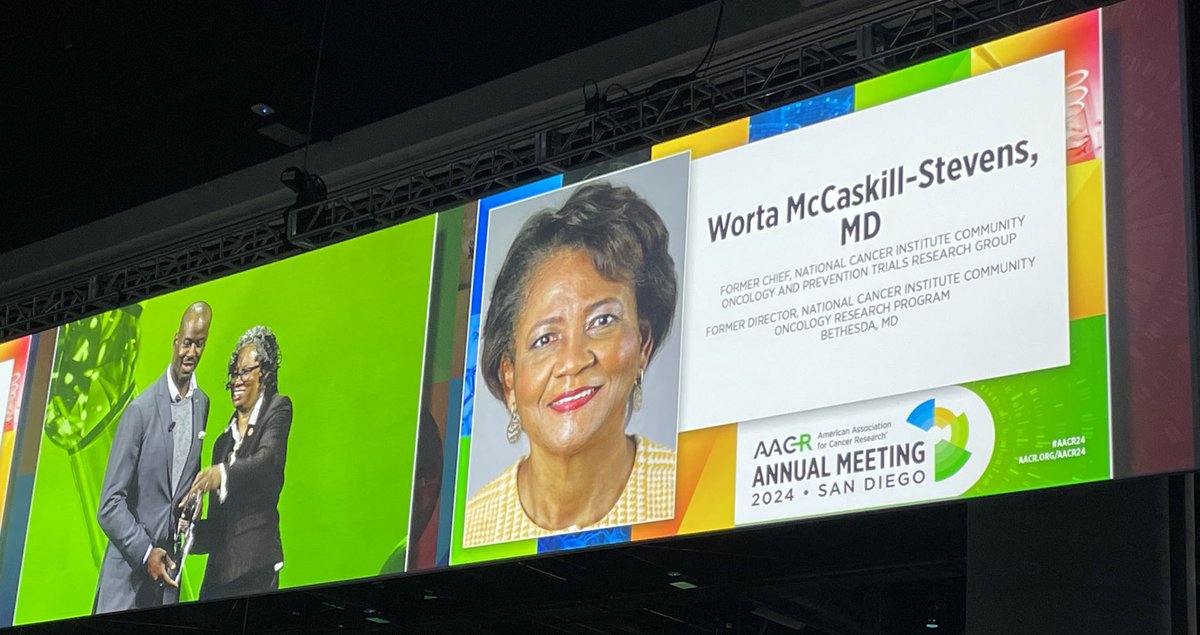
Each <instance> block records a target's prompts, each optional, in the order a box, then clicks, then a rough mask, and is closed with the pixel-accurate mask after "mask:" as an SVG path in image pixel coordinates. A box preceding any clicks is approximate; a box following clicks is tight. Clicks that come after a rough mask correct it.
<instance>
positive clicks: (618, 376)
mask: <svg viewBox="0 0 1200 635" xmlns="http://www.w3.org/2000/svg"><path fill="white" fill-rule="evenodd" d="M652 346H653V344H652V338H651V334H650V333H649V327H648V326H647V325H646V324H645V323H644V322H642V321H641V320H639V319H638V312H637V297H636V295H635V294H634V290H633V285H632V283H628V282H619V281H613V280H609V279H608V278H605V277H604V276H603V275H601V274H600V272H598V271H597V270H596V267H595V265H593V264H592V258H591V256H590V255H589V254H588V253H587V252H586V251H584V250H582V249H564V250H561V251H558V252H555V253H554V254H552V255H550V256H549V257H548V258H546V260H545V261H544V262H542V263H541V264H539V265H538V266H537V267H535V268H534V269H533V271H532V273H531V275H530V277H529V281H528V283H527V285H526V288H525V289H524V302H523V304H522V306H521V309H520V312H519V314H518V315H517V319H516V324H515V326H514V329H513V353H512V356H511V358H510V357H509V356H507V355H506V356H505V357H504V358H503V359H502V360H501V363H500V376H501V380H502V382H503V384H504V394H505V400H506V401H507V405H508V407H509V409H510V410H511V409H513V408H514V407H515V408H516V410H517V413H518V414H520V416H521V423H522V425H523V426H524V428H525V432H526V434H528V435H529V442H530V444H531V446H533V447H535V448H537V449H540V450H541V451H545V452H548V453H551V454H557V455H564V456H568V455H572V454H575V453H577V452H579V451H581V450H584V449H586V448H587V447H588V446H589V445H591V444H593V443H596V442H597V441H603V440H606V439H607V440H610V441H611V439H609V437H608V435H616V436H617V437H623V436H624V434H625V417H626V409H627V407H628V403H629V394H630V392H631V391H632V390H633V386H634V384H635V383H636V381H637V377H638V373H639V372H640V371H641V370H642V369H643V368H645V366H646V363H647V362H648V360H649V358H650V351H651V348H652Z"/></svg>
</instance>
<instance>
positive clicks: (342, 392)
mask: <svg viewBox="0 0 1200 635" xmlns="http://www.w3.org/2000/svg"><path fill="white" fill-rule="evenodd" d="M435 224H436V219H435V218H434V217H427V218H423V219H419V220H415V221H411V222H408V223H404V224H403V225H400V226H398V227H394V228H391V229H387V230H383V231H380V232H376V233H374V234H371V235H368V236H364V237H361V238H357V239H355V240H351V241H348V242H344V243H340V244H338V245H334V246H331V247H328V248H325V249H322V250H320V251H317V252H314V253H311V254H304V255H301V256H297V257H294V258H291V259H288V260H284V261H281V262H278V263H274V264H271V265H267V266H264V267H261V268H258V269H253V270H250V271H247V272H244V273H240V274H237V275H234V276H230V277H228V278H223V279H219V280H215V281H212V282H207V283H204V284H201V285H198V286H195V287H191V288H188V289H184V290H181V291H176V292H172V293H170V294H167V295H163V296H160V297H157V298H153V299H150V300H146V301H144V302H142V303H141V313H140V318H138V322H139V328H140V335H139V338H138V340H137V346H136V363H135V365H134V366H133V380H134V382H135V384H136V390H137V391H139V392H140V391H141V390H144V389H145V388H146V387H147V386H149V385H150V384H151V383H153V382H154V381H155V380H157V379H158V378H159V377H161V376H162V375H163V373H165V372H166V369H167V365H168V364H169V362H170V359H171V341H172V337H173V336H174V334H175V332H176V330H177V329H178V326H179V320H180V316H181V315H182V312H183V310H184V309H185V308H186V307H187V306H188V305H189V304H190V303H192V302H193V301H196V300H204V301H206V302H208V303H209V304H210V305H211V306H212V309H213V321H212V327H211V329H210V332H209V340H208V344H207V346H206V348H205V351H204V356H203V358H202V360H201V362H200V364H199V366H198V368H197V371H196V378H197V381H198V383H199V386H200V388H201V389H202V390H204V392H205V393H207V394H208V396H209V399H210V402H211V410H210V413H209V417H208V423H207V433H206V437H205V439H204V440H203V443H204V447H203V450H202V453H201V465H208V464H209V463H210V462H211V454H212V445H213V443H214V442H215V441H216V439H217V437H218V436H219V435H220V434H221V432H222V431H223V430H224V429H225V427H226V426H227V425H228V422H229V418H230V416H231V415H232V412H233V408H232V405H231V404H230V399H229V393H228V392H227V391H226V390H225V388H224V386H225V380H226V377H225V375H226V367H227V363H228V361H229V358H230V355H231V354H232V352H233V348H234V346H235V344H236V342H237V338H238V337H239V336H240V335H241V334H242V333H244V332H245V331H246V329H248V328H250V327H251V326H254V325H256V324H262V325H266V326H269V327H270V328H271V329H272V330H273V331H274V332H275V334H276V336H277V337H278V341H279V348H280V352H281V359H282V363H281V366H280V371H279V391H280V394H283V395H287V396H289V397H291V399H292V403H293V407H294V413H295V414H294V418H293V421H292V428H291V434H290V437H289V440H288V456H287V464H286V471H285V482H284V487H283V491H282V494H281V497H280V501H279V513H280V532H281V536H282V541H283V549H284V563H285V566H284V567H283V569H282V571H280V576H279V583H280V587H281V588H284V587H297V586H305V585H312V584H320V583H326V582H335V581H340V580H348V579H355V578H362V577H367V576H373V575H376V574H377V573H378V572H379V569H380V566H381V565H382V564H383V563H384V561H385V560H386V559H387V558H388V556H389V555H391V554H392V553H393V551H394V550H395V549H396V548H397V546H398V545H402V544H403V543H404V541H405V539H406V536H405V533H406V531H407V527H408V515H409V505H410V498H411V493H412V470H413V453H414V446H415V440H416V422H417V418H418V411H419V407H420V394H421V381H422V377H421V373H422V368H423V355H424V345H425V344H424V343H425V330H426V319H427V315H428V302H429V283H430V270H431V265H432V256H433V254H432V250H433V236H434V229H435ZM89 319H91V318H89ZM83 322H86V320H84V321H83ZM126 357H128V354H126ZM58 381H62V380H61V378H60V379H58V380H56V382H58ZM54 390H55V386H54V385H52V386H51V393H52V394H53V393H54ZM94 394H95V392H94V391H93V395H94ZM135 394H136V393H135ZM86 410H87V409H86V408H85V409H84V412H86ZM86 416H87V415H86V414H85V415H83V417H84V418H86ZM109 428H111V429H115V423H114V424H112V425H110V426H109ZM50 429H51V428H50V427H49V420H48V427H47V432H49V431H50ZM106 432H107V434H101V435H99V436H98V437H97V438H96V440H95V441H93V442H92V443H91V445H90V446H89V447H88V448H87V450H86V451H80V452H77V453H76V454H75V455H73V456H69V455H68V452H67V451H66V450H64V449H63V448H61V447H59V446H58V445H55V444H54V443H52V442H50V441H49V437H48V435H46V436H43V442H42V444H41V447H40V450H39V456H38V466H37V472H36V476H35V483H34V489H33V502H32V507H31V509H30V514H29V530H28V534H27V537H26V542H25V553H24V560H23V564H22V569H21V579H20V585H19V587H18V592H17V603H16V607H15V609H16V613H15V619H14V623H15V624H28V623H32V622H40V621H47V620H55V619H64V618H69V617H75V616H81V615H87V614H89V613H90V612H91V608H92V601H93V599H94V596H95V591H96V580H97V577H98V573H99V566H98V558H99V554H98V553H97V549H99V550H100V553H102V551H103V548H104V536H103V534H102V533H99V531H98V525H97V523H96V508H95V504H96V503H97V502H98V499H99V490H100V485H101V481H102V479H103V473H104V467H105V463H106V460H107V452H108V448H109V447H111V443H112V434H111V432H112V430H106ZM96 446H98V447H96ZM89 508H90V509H89ZM206 559H207V558H206V556H200V555H195V556H189V557H188V559H187V561H186V565H185V567H184V573H183V581H182V582H183V584H182V592H181V599H182V600H184V601H187V600H191V599H195V597H196V596H197V594H198V592H199V589H200V584H201V582H202V580H203V572H204V566H205V561H206Z"/></svg>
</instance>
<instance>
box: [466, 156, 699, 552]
mask: <svg viewBox="0 0 1200 635" xmlns="http://www.w3.org/2000/svg"><path fill="white" fill-rule="evenodd" d="M687 170H688V157H687V156H686V155H679V156H676V157H670V158H667V159H664V160H661V161H656V162H652V163H647V164H643V165H640V166H636V167H634V168H630V169H627V170H624V171H621V172H617V173H613V174H609V175H605V176H604V177H602V178H598V179H593V180H591V181H586V182H583V183H580V184H578V185H574V186H569V187H566V188H563V189H561V190H558V191H556V192H553V193H551V194H550V195H547V196H544V197H538V198H536V199H529V200H527V201H522V202H521V203H518V204H514V205H512V206H509V207H505V208H498V209H497V210H495V211H493V212H492V213H493V216H492V218H491V219H490V221H489V222H490V223H491V227H490V228H489V236H488V244H487V250H488V254H487V258H488V261H487V262H488V263H489V264H492V263H495V262H497V261H499V262H500V264H499V265H498V266H497V267H494V268H493V269H492V273H491V275H488V276H487V283H485V287H484V293H485V295H484V296H483V297H484V298H486V299H485V302H486V304H485V312H484V313H483V314H482V316H481V319H482V322H481V323H482V329H481V333H480V342H479V360H478V366H477V370H476V382H475V385H476V387H477V391H476V394H475V409H474V423H473V433H472V445H471V456H470V469H469V478H468V500H467V503H466V512H465V517H464V533H463V536H464V537H463V546H465V547H472V546H479V545H486V544H493V543H499V542H507V541H512V540H522V539H528V538H538V537H545V536H552V535H556V534H563V533H574V532H580V531H586V530H592V529H602V528H607V527H620V526H627V525H633V524H638V523H644V522H650V521H655V520H663V519H668V518H671V517H673V515H674V511H675V466H676V456H675V446H676V435H677V428H678V422H677V407H678V395H679V377H678V368H679V345H678V336H677V335H675V336H674V337H672V333H673V329H672V326H673V325H674V324H675V322H676V320H677V313H678V311H679V309H678V306H679V304H680V302H679V301H680V293H679V291H680V285H681V265H682V262H683V258H682V251H681V250H682V239H683V235H684V232H683V227H684V226H683V223H684V222H685V219H686V207H687V174H688V172H687ZM652 201H653V202H652ZM664 212H669V216H668V218H669V219H670V221H671V224H672V225H674V227H673V228H672V229H673V230H674V231H672V229H668V223H666V222H664V217H663V214H664ZM505 223H507V224H508V225H509V226H510V227H513V228H515V234H511V231H510V232H509V233H510V234H511V235H509V236H504V233H505V232H504V230H503V227H504V226H505ZM673 240H674V241H675V246H673V245H672V241H673ZM672 251H674V252H675V254H674V255H673V254H672ZM485 386H486V388H487V392H488V393H490V397H489V395H488V394H484V392H483V390H482V388H483V387H485ZM493 399H494V401H493Z"/></svg>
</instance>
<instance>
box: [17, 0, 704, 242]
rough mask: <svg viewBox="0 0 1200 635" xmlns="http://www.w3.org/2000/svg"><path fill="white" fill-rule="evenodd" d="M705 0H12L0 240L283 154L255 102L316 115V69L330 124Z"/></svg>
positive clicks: (347, 123)
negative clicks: (513, 1)
mask: <svg viewBox="0 0 1200 635" xmlns="http://www.w3.org/2000/svg"><path fill="white" fill-rule="evenodd" d="M707 2H709V0H667V1H659V2H635V1H632V0H616V1H614V0H608V1H607V2H603V3H600V5H599V8H597V7H598V5H597V3H581V2H551V1H549V0H533V1H529V0H526V1H525V2H522V3H521V4H520V8H519V10H514V9H513V5H510V4H508V3H485V2H470V1H467V0H409V1H407V2H384V1H370V2H357V1H356V2H328V1H324V0H305V1H300V2H291V1H284V0H255V1H250V2H239V3H234V2H226V3H209V2H197V3H183V2H168V3H152V2H136V3H134V2H90V1H84V0H77V1H67V0H46V1H43V2H31V3H25V6H20V7H18V6H9V7H6V11H5V14H6V15H5V18H4V20H2V21H0V22H2V23H3V24H4V25H5V26H4V27H0V40H2V41H3V43H2V44H0V47H3V48H0V96H2V97H0V122H2V123H0V130H3V134H2V135H0V137H2V139H3V143H2V145H0V155H2V156H5V157H6V161H5V162H4V163H5V164H4V165H2V166H0V174H2V175H3V178H2V181H0V184H2V185H3V196H4V197H5V199H6V201H5V205H4V208H5V210H6V211H5V217H4V220H3V222H4V225H3V226H4V228H5V229H4V230H3V232H0V252H2V251H8V250H11V249H13V248H15V247H18V246H21V245H23V244H27V243H30V242H34V241H36V240H40V239H42V238H46V237H49V236H52V235H54V234H57V233H61V232H63V231H66V230H69V229H71V228H74V227H78V226H80V225H83V224H85V223H87V222H90V221H93V220H96V219H99V218H103V217H105V216H108V215H111V214H114V213H117V212H120V211H123V210H125V209H129V208H131V207H134V206H137V205H139V204H142V203H145V202H148V201H151V200H154V199H157V198H160V197H162V196H166V195H168V194H171V193H174V192H177V191H181V190H184V189H187V188H189V187H192V186H194V185H198V184H200V183H204V182H206V181H210V180H212V179H215V178H218V177H221V176H223V175H226V174H229V173H232V172H235V171H238V170H241V169H243V168H246V167H249V166H252V165H255V164H258V163H261V162H263V161H266V160H268V159H271V158H274V157H277V156H280V155H282V154H285V153H286V152H287V151H288V150H289V148H287V147H286V146H284V145H282V144H280V143H277V142H275V141H272V140H270V139H268V138H266V137H265V136H263V135H261V134H258V132H257V129H258V127H259V126H261V124H262V120H261V119H259V118H258V117H256V116H255V115H254V114H253V113H252V112H251V108H250V107H251V106H252V105H253V104H256V103H265V104H268V105H270V106H271V107H272V108H274V109H275V111H276V114H275V119H276V121H278V122H279V123H282V124H284V125H286V126H288V127H290V128H293V129H295V130H297V131H300V132H305V131H306V130H307V129H308V126H309V114H310V105H312V104H313V103H314V102H313V98H312V97H313V87H314V78H317V79H316V83H317V91H316V99H315V110H314V111H313V112H314V113H315V114H314V116H313V117H312V137H313V138H314V139H316V140H320V139H329V138H331V137H333V136H336V135H338V134H341V133H344V132H346V131H349V130H352V129H355V128H358V127H360V126H363V125H366V124H369V123H371V122H374V121H378V120H380V119H384V118H386V117H389V116H392V115H395V114H398V113H402V112H405V111H407V110H410V109H412V108H414V107H417V106H420V105H423V104H426V103H429V102H432V101H435V100H437V99H439V98H442V97H446V96H448V95H452V94H454V93H457V92H460V91H463V90H465V89H468V88H471V87H473V86H476V85H479V84H482V83H484V82H487V81H490V80H492V79H496V78H499V77H502V76H505V75H508V74H510V73H513V72H515V71H518V70H521V69H523V68H527V67H529V66H533V65H535V64H537V63H539V62H543V61H546V60H549V59H552V58H554V57H557V56H560V55H563V54H565V53H569V52H571V51H574V50H578V49H581V48H584V47H586V46H588V45H591V44H594V43H597V42H600V41H602V40H605V39H608V38H611V37H614V36H617V35H620V34H622V33H625V32H628V31H631V30H634V29H636V28H637V27H640V26H644V25H647V24H650V23H652V22H655V21H658V20H662V19H665V18H667V17H670V16H672V15H675V14H678V13H680V12H682V11H685V10H687V9H691V8H695V7H699V6H701V5H704V4H706V3H707ZM326 12H327V13H326ZM712 18H713V20H714V21H715V19H716V5H715V4H714V5H713V16H712ZM323 22H324V24H325V30H324V33H325V37H324V46H323V48H322V47H321V46H320V43H321V34H322V23H323ZM702 28H707V27H702ZM319 50H321V51H322V53H321V64H320V73H319V75H318V74H317V73H316V70H317V59H318V51H319Z"/></svg>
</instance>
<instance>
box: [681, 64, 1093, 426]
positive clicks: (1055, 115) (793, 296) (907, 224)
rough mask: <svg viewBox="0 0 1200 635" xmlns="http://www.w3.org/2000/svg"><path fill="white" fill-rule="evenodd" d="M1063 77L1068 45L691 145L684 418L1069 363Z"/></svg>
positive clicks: (699, 420) (813, 404)
mask: <svg viewBox="0 0 1200 635" xmlns="http://www.w3.org/2000/svg"><path fill="white" fill-rule="evenodd" d="M1062 86H1063V56H1062V54H1061V53H1058V54H1054V55H1048V56H1045V57H1042V58H1039V59H1037V60H1033V61H1029V62H1025V63H1024V64H1020V65H1017V66H1014V67H1012V68H1006V69H1002V70H999V71H996V72H993V73H989V74H987V75H983V76H981V77H978V78H975V79H971V80H968V81H963V82H959V83H955V84H951V85H948V86H944V87H942V88H938V89H935V90H930V91H927V92H924V93H921V94H919V95H915V96H912V97H909V98H907V99H902V100H899V101H895V102H892V103H888V104H883V105H880V106H877V107H875V108H871V109H869V110H866V111H863V112H860V113H855V114H853V115H850V116H846V117H842V118H839V119H835V120H833V121H829V122H827V123H824V124H822V125H819V126H813V127H811V128H805V129H802V130H796V131H794V132H789V133H787V134H782V135H778V136H776V137H772V138H770V139H765V140H763V141H760V142H758V143H753V144H750V145H746V146H743V147H740V148H736V149H732V150H729V151H727V152H722V153H720V154H715V155H712V156H708V157H704V158H702V159H698V160H697V161H695V162H694V163H693V166H692V201H691V214H692V218H693V222H692V223H691V225H690V231H689V233H688V256H689V260H688V271H689V277H688V286H687V294H686V295H687V303H686V305H685V308H684V319H683V324H684V326H683V331H684V349H685V351H686V354H685V365H684V369H683V384H684V386H685V388H684V393H683V396H684V401H683V420H684V422H685V425H686V429H692V430H694V429H698V428H703V427H707V426H712V425H721V424H725V423H729V422H731V421H748V420H752V419H760V418H763V417H770V416H774V415H779V414H783V413H789V412H800V411H804V410H812V409H814V408H821V407H826V406H836V405H839V404H844V403H850V402H855V401H862V400H864V399H871V398H874V397H882V396H886V395H895V394H901V393H906V392H911V391H914V390H920V389H924V388H931V387H937V386H946V385H950V384H955V383H959V382H964V381H971V380H975V379H983V378H990V377H999V376H1003V375H1012V374H1015V373H1020V372H1025V371H1030V370H1038V369H1042V368H1052V367H1055V366H1063V365H1066V364H1068V363H1069V362H1070V351H1069V350H1068V341H1069V340H1068V311H1067V298H1068V294H1067V213H1066V203H1067V197H1066V165H1065V163H1064V162H1063V160H1062V157H1063V156H1064V153H1065V138H1064V136H1063V123H1062V122H1063V117H1064V115H1063V107H1064V104H1063V90H1062ZM1014 95H1020V96H1021V97H1020V99H1015V98H1013V96H1014ZM981 122H987V123H986V125H981Z"/></svg>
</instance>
